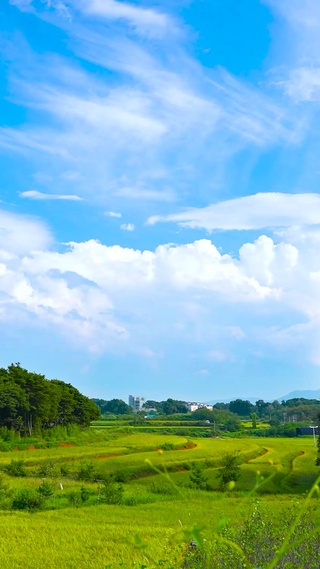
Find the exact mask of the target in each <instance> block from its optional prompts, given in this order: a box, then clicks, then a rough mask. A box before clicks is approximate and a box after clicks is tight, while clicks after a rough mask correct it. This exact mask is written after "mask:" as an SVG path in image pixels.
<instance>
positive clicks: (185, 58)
mask: <svg viewBox="0 0 320 569" xmlns="http://www.w3.org/2000/svg"><path fill="white" fill-rule="evenodd" d="M68 5H70V10H72V11H73V16H72V26H70V25H69V24H68V23H67V22H66V20H65V19H64V18H60V17H58V16H57V17H55V13H54V12H52V13H51V12H50V14H51V15H50V22H51V23H54V24H55V25H56V26H60V27H61V28H62V29H63V30H64V32H65V33H66V34H68V35H69V47H70V49H73V51H74V54H75V60H74V62H72V63H71V62H70V61H69V62H68V63H67V62H66V60H64V59H63V58H62V57H58V56H54V57H52V56H51V55H49V54H48V55H46V56H44V55H41V57H37V56H36V55H35V54H34V53H33V52H32V51H31V49H29V52H28V58H29V61H30V62H32V64H30V65H29V66H28V68H27V69H26V67H25V65H23V63H22V62H21V64H19V56H18V55H17V53H16V52H15V53H16V57H15V74H14V79H13V78H12V80H11V90H12V92H11V101H12V102H16V103H17V104H19V105H20V106H24V107H28V108H31V109H32V117H33V122H29V124H28V125H24V124H21V125H18V126H17V127H16V128H9V127H7V128H3V129H2V130H0V146H2V147H3V148H5V149H7V150H8V151H10V152H12V151H16V152H20V153H24V154H26V155H28V160H29V163H33V161H34V163H35V164H36V169H37V170H39V169H40V170H41V169H46V172H47V174H48V175H50V174H52V172H51V171H50V169H52V170H53V169H54V168H53V167H52V165H51V167H49V168H48V166H47V158H46V155H47V154H56V155H57V157H58V158H57V160H59V164H60V165H61V169H63V171H68V170H70V171H73V170H74V169H76V171H77V172H78V174H79V187H78V188H77V192H78V193H79V195H81V196H82V195H83V196H85V197H86V198H87V199H88V198H89V196H90V200H97V199H99V201H100V200H101V198H102V197H103V196H105V195H106V194H111V193H112V194H113V195H114V196H118V198H119V199H121V198H122V197H126V198H128V199H129V200H134V201H137V200H144V201H148V202H149V204H150V203H152V201H158V202H159V208H160V209H162V210H163V209H165V206H166V202H170V201H175V200H177V201H181V196H182V197H183V198H184V197H185V196H186V195H188V193H192V191H193V188H194V184H195V183H197V184H198V185H201V191H202V194H203V196H204V195H205V194H207V195H210V196H211V194H212V186H213V185H214V183H215V181H217V184H218V185H219V184H220V185H223V182H224V179H225V176H226V175H227V167H228V165H229V164H230V162H231V161H232V160H233V158H234V157H235V156H237V154H238V153H239V152H240V151H244V150H246V149H250V148H254V149H258V152H260V151H261V149H262V148H265V147H270V146H272V145H278V144H279V143H280V142H281V141H285V142H286V143H292V142H294V143H295V142H296V140H297V139H298V138H299V136H300V130H301V125H300V121H299V119H297V116H294V117H292V116H291V115H290V112H288V109H287V108H286V107H285V106H284V105H283V104H282V103H279V102H277V101H275V100H274V99H272V98H271V97H270V95H269V94H266V93H265V92H264V91H263V89H261V88H257V87H254V86H252V85H251V84H250V83H248V82H245V81H243V80H239V79H237V78H235V77H233V76H232V75H231V74H230V73H228V72H227V71H225V70H223V69H220V68H216V69H213V70H210V71H208V70H207V69H205V68H203V67H202V66H201V64H199V63H198V62H197V61H196V60H195V59H192V58H191V57H190V56H189V55H188V53H187V51H186V50H185V48H184V45H183V43H182V42H181V41H180V38H179V35H173V36H172V37H171V36H170V38H167V37H166V38H164V39H162V40H159V41H160V43H161V42H162V43H161V49H159V46H158V43H157V46H155V45H153V42H152V41H151V42H148V39H145V38H144V39H143V40H141V38H139V37H138V36H132V34H128V33H127V29H126V28H125V27H124V28H123V27H120V28H119V27H117V28H116V30H117V33H116V34H115V33H114V31H113V28H112V25H113V24H112V22H113V21H114V20H117V19H118V18H120V20H121V18H122V16H123V17H124V15H125V16H126V18H127V20H126V21H129V20H130V18H132V19H133V20H136V21H137V22H138V19H139V22H142V21H144V22H145V23H146V25H148V26H149V25H150V26H151V27H152V26H154V27H157V26H158V27H159V26H160V27H161V25H162V24H163V22H168V21H169V20H170V22H171V17H170V16H168V15H167V14H165V13H162V12H161V11H159V10H157V9H153V8H143V7H141V6H137V5H136V4H134V5H133V4H130V3H129V2H116V1H114V0H112V1H109V2H98V1H97V2H82V3H80V4H79V3H77V4H76V3H75V2H72V3H69V4H68ZM79 10H80V12H81V10H84V11H86V10H92V12H94V13H95V22H96V18H98V19H99V22H100V23H101V26H97V25H94V24H93V21H92V20H91V18H87V17H86V18H85V20H84V19H83V18H82V17H81V16H79ZM108 14H109V15H108ZM121 14H122V16H120V15H121ZM38 15H40V17H42V12H41V11H40V12H38ZM48 17H49V16H47V18H48ZM105 18H106V20H108V23H107V24H106V20H105ZM109 20H110V21H109ZM107 25H108V26H110V27H105V26H107ZM165 27H166V26H165ZM26 50H28V47H27V46H25V45H24V53H25V52H26ZM77 57H78V58H81V59H82V60H84V61H89V62H90V64H91V65H90V67H89V68H86V65H85V64H84V65H80V64H79V63H76V58H77ZM92 65H94V66H96V70H97V71H99V72H97V73H94V72H93V71H92ZM85 69H87V70H85ZM104 70H108V73H107V74H106V73H105V72H104ZM110 71H111V72H112V74H111V75H110ZM110 77H112V81H111V80H110ZM51 164H52V163H51ZM146 164H147V168H146ZM56 168H57V162H56V163H55V169H56ZM208 168H209V169H210V171H211V172H213V176H214V177H215V178H216V180H212V179H211V178H210V179H209V177H208V176H207V175H206V171H207V170H208ZM92 171H95V172H96V176H95V179H94V180H92V175H91V174H92ZM123 171H125V172H126V181H125V183H123V181H122V179H121V178H122V174H123ZM154 171H162V172H163V176H162V177H161V179H160V178H154V177H153V176H152V172H154ZM53 177H54V175H53ZM64 193H65V192H64ZM115 207H122V204H120V205H119V206H117V205H116V206H115ZM149 208H150V205H149ZM150 213H151V212H150ZM148 214H149V212H148Z"/></svg>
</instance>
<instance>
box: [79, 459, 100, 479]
mask: <svg viewBox="0 0 320 569" xmlns="http://www.w3.org/2000/svg"><path fill="white" fill-rule="evenodd" d="M95 476H96V471H95V466H94V464H93V462H80V466H79V470H78V472H77V478H78V480H83V481H86V482H91V480H93V479H94V478H95Z"/></svg>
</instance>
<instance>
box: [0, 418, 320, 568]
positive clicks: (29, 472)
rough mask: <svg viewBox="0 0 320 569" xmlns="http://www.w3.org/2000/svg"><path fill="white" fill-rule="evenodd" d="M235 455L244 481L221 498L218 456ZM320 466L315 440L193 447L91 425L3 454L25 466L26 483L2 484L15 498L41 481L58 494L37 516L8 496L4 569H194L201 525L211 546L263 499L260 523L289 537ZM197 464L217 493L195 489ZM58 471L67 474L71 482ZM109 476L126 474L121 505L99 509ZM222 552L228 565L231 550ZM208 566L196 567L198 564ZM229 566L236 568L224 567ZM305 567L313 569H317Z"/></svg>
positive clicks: (0, 543)
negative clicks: (85, 472) (58, 440)
mask: <svg viewBox="0 0 320 569" xmlns="http://www.w3.org/2000/svg"><path fill="white" fill-rule="evenodd" d="M233 451H241V453H242V454H241V461H242V464H241V476H240V479H239V481H238V482H237V483H236V486H235V488H234V489H233V490H232V491H227V492H221V491H218V479H217V472H218V467H219V463H220V460H221V454H222V453H223V452H233ZM315 459H316V449H315V447H314V444H313V440H312V438H311V437H310V438H293V439H280V438H278V439H277V438H275V439H270V438H260V437H259V439H253V438H240V439H235V438H225V439H223V438H195V439H194V440H193V441H190V440H188V439H187V438H185V437H179V436H176V435H161V434H146V433H140V432H138V433H137V432H133V431H132V432H128V433H123V432H121V431H117V432H114V431H113V432H111V431H110V430H109V429H99V428H92V429H91V431H90V436H88V437H87V438H86V439H85V440H83V442H82V443H81V444H75V443H70V442H69V443H65V444H60V445H59V444H57V446H56V447H53V448H47V449H43V448H40V449H33V448H30V449H29V450H23V451H17V450H16V451H11V452H2V453H0V469H1V470H2V471H3V472H6V467H7V466H8V465H10V464H11V461H17V460H19V461H24V464H23V467H24V470H25V474H26V476H15V477H14V476H6V477H5V483H6V484H8V485H9V490H8V492H9V494H10V493H11V494H10V495H11V496H13V495H14V493H15V492H18V491H19V490H21V489H22V488H30V489H37V488H38V487H39V486H40V485H41V483H42V482H43V480H44V479H45V480H46V481H47V482H48V483H49V484H50V485H51V487H52V488H53V491H54V495H53V496H50V497H48V498H47V499H46V500H45V502H44V503H43V504H42V508H41V510H39V511H37V510H36V509H35V510H34V511H32V513H31V512H29V511H16V510H14V511H13V510H12V508H11V507H10V505H9V499H7V501H6V500H4V502H3V504H4V505H3V507H4V508H6V509H3V510H1V512H0V525H1V528H0V529H1V538H0V562H1V568H2V569H11V568H17V569H18V568H19V569H20V568H22V567H23V568H24V569H31V568H32V569H38V568H39V569H40V567H41V568H42V567H46V568H48V569H53V568H57V567H62V568H66V569H71V568H72V569H82V568H85V567H88V568H89V569H103V568H109V569H111V568H112V569H114V568H117V567H128V568H133V567H138V568H142V567H148V568H149V567H150V568H151V567H159V566H162V567H164V568H167V569H169V568H170V567H171V568H172V569H173V568H179V567H187V566H188V567H189V566H190V568H191V565H186V564H185V565H184V563H186V562H185V557H186V554H187V553H186V552H187V545H186V542H187V543H188V542H189V541H190V540H191V539H192V536H194V535H198V534H197V529H196V528H201V536H202V537H204V538H205V539H206V540H207V541H206V543H207V544H210V543H211V541H212V540H214V535H216V531H217V528H218V530H219V532H220V533H221V531H222V533H223V532H224V534H223V535H227V537H228V536H229V538H230V536H232V535H233V532H234V531H237V529H238V528H239V527H240V526H241V525H243V524H246V523H247V520H248V516H249V515H251V514H250V512H252V508H254V507H256V500H257V499H258V500H259V516H260V518H261V519H264V517H266V519H268V520H269V523H270V524H271V523H272V524H273V526H274V527H279V528H280V527H282V531H283V527H284V526H285V525H286V524H283V520H284V519H285V520H289V519H291V517H292V516H293V515H294V514H295V512H297V511H299V508H300V507H301V504H302V503H303V500H304V497H305V494H306V492H307V491H308V490H309V489H310V487H311V485H312V484H313V482H314V481H315V480H316V478H317V475H318V474H319V468H317V467H316V466H315ZM196 462H198V463H202V464H203V466H204V471H203V472H204V474H205V475H206V477H207V478H208V481H209V484H210V491H204V490H197V489H192V488H190V487H189V486H190V468H191V465H192V463H196ZM88 463H89V465H91V468H93V469H94V475H93V476H92V478H93V480H85V481H83V480H82V481H81V480H78V479H77V473H78V472H79V469H80V468H81V465H82V466H83V465H87V464H88ZM61 467H63V468H64V467H66V468H67V471H66V472H65V473H64V475H63V474H62V473H61V470H60V469H61ZM46 468H47V471H46ZM160 471H161V472H160ZM44 472H46V476H44V475H43V473H44ZM63 472H64V471H63ZM110 475H113V476H115V475H117V476H123V488H122V489H123V496H122V499H121V503H120V504H101V503H99V492H100V487H101V484H102V482H101V481H103V480H104V479H108V478H109V476H110ZM261 476H263V477H264V478H265V483H264V484H263V485H262V486H261V488H260V489H258V491H257V493H256V494H257V495H255V494H254V493H253V492H252V490H253V488H254V486H255V483H256V481H257V478H259V480H260V482H261V481H262V479H261ZM270 476H271V478H270V479H269V480H267V479H268V477H270ZM60 485H62V488H61V486H60ZM81 488H82V489H85V490H86V491H88V496H89V497H88V499H87V501H86V502H85V503H84V504H83V505H80V504H79V503H76V502H75V503H72V502H71V501H70V495H71V497H72V496H78V495H80V492H81ZM82 491H83V490H82ZM0 495H1V488H0ZM310 508H311V509H312V510H314V511H313V513H312V516H313V519H314V520H318V522H317V523H319V522H320V519H319V518H320V516H319V509H320V508H318V501H317V499H316V498H315V499H312V500H311V501H310V505H309V509H310ZM260 518H259V519H260ZM263 523H264V522H263ZM221 524H222V526H223V530H221V527H222V526H221ZM261 524H262V522H261ZM279 524H280V525H279ZM281 524H282V525H281ZM219 528H220V529H219ZM250 531H251V530H250ZM277 531H278V530H277ZM188 532H189V533H188ZM228 532H229V533H228ZM261 532H262V533H263V526H262V525H261ZM279 532H280V530H279ZM262 533H261V535H262ZM279 535H280V533H279ZM224 555H225V559H226V561H225V563H227V559H228V555H229V553H228V552H225V554H224ZM237 562H238V561H237ZM190 563H191V562H190ZM202 565H203V561H199V562H198V564H197V565H196V566H199V567H200V566H202ZM229 566H230V567H232V561H230V565H225V567H229ZM238 566H239V567H242V565H238ZM292 566H297V565H292ZM300 566H301V567H308V569H309V567H310V568H311V567H313V566H315V567H316V566H318V567H319V564H318V565H312V564H311V562H310V563H309V565H303V564H301V565H300ZM210 567H212V568H213V567H224V565H221V564H220V565H210ZM234 567H235V568H236V567H237V566H236V565H234ZM279 567H280V565H279ZM287 567H290V565H287Z"/></svg>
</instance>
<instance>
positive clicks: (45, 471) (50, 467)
mask: <svg viewBox="0 0 320 569" xmlns="http://www.w3.org/2000/svg"><path fill="white" fill-rule="evenodd" d="M58 474H59V471H58V465H57V463H56V461H54V460H48V461H47V462H44V463H43V464H41V466H40V467H39V470H38V476H39V477H40V478H56V477H57V476H58Z"/></svg>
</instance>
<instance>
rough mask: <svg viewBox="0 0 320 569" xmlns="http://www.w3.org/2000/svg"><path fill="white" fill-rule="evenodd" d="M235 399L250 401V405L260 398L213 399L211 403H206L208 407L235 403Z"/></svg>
mask: <svg viewBox="0 0 320 569" xmlns="http://www.w3.org/2000/svg"><path fill="white" fill-rule="evenodd" d="M236 399H243V400H244V401H250V403H255V402H256V401H259V399H261V397H230V399H213V400H212V401H207V403H208V405H215V404H216V403H230V401H235V400H236Z"/></svg>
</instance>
